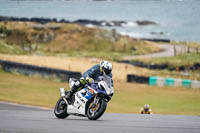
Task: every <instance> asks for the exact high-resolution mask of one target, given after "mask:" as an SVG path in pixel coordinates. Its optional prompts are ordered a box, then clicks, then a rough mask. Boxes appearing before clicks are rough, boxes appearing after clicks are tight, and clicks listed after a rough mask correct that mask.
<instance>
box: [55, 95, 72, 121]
mask: <svg viewBox="0 0 200 133" xmlns="http://www.w3.org/2000/svg"><path fill="white" fill-rule="evenodd" d="M54 114H55V116H56V117H57V118H60V119H65V118H66V117H68V116H69V114H68V113H67V104H66V103H65V101H64V100H63V98H62V97H61V98H60V99H59V100H58V102H57V103H56V106H55V108H54Z"/></svg>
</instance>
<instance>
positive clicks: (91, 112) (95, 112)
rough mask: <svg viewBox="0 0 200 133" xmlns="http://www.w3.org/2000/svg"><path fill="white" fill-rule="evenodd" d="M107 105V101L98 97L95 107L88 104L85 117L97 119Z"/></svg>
mask: <svg viewBox="0 0 200 133" xmlns="http://www.w3.org/2000/svg"><path fill="white" fill-rule="evenodd" d="M106 107H107V102H105V101H104V100H103V99H99V102H98V103H97V105H96V106H95V107H91V106H89V107H88V109H87V117H88V119H89V120H97V119H99V118H100V117H101V116H102V115H103V113H104V112H105V110H106Z"/></svg>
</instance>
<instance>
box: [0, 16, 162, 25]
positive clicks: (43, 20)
mask: <svg viewBox="0 0 200 133" xmlns="http://www.w3.org/2000/svg"><path fill="white" fill-rule="evenodd" d="M1 21H22V22H36V23H40V24H46V23H49V22H55V23H72V24H81V25H85V26H86V25H89V24H90V25H93V26H99V27H103V26H108V27H123V26H126V25H128V24H129V23H130V22H126V21H105V20H101V21H98V20H89V19H78V20H75V21H69V20H65V19H61V20H58V19H56V18H53V19H51V18H38V17H33V18H26V17H22V18H20V17H6V16H0V22H1ZM131 23H135V24H137V25H138V26H147V25H158V23H156V22H153V21H149V20H137V21H135V22H131Z"/></svg>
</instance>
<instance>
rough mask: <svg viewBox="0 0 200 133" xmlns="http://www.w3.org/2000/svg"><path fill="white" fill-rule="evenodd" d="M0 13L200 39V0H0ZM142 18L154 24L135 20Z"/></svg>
mask: <svg viewBox="0 0 200 133" xmlns="http://www.w3.org/2000/svg"><path fill="white" fill-rule="evenodd" d="M0 16H10V17H27V18H32V17H42V18H56V19H58V20H61V19H65V20H69V21H75V20H79V19H88V20H97V21H102V20H104V21H125V22H127V23H126V24H125V25H123V26H112V27H110V26H101V28H106V29H108V30H113V29H115V30H116V31H117V32H118V33H120V34H122V35H129V36H130V37H133V38H146V39H170V40H175V41H189V42H200V0H0ZM145 20H147V21H152V22H156V23H157V24H156V25H143V26H141V25H138V24H137V23H136V21H145ZM88 27H93V25H89V26H88Z"/></svg>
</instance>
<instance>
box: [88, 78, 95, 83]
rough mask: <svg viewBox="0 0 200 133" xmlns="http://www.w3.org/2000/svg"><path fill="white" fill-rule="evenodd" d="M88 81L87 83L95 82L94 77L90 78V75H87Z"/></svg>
mask: <svg viewBox="0 0 200 133" xmlns="http://www.w3.org/2000/svg"><path fill="white" fill-rule="evenodd" d="M86 82H87V83H92V82H94V80H93V79H92V78H90V77H86Z"/></svg>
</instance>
